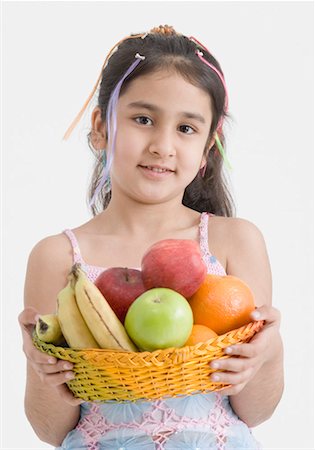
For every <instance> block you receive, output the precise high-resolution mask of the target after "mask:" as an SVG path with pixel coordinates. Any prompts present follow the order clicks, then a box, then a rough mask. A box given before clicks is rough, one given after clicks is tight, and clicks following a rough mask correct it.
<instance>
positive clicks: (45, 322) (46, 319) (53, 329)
mask: <svg viewBox="0 0 315 450" xmlns="http://www.w3.org/2000/svg"><path fill="white" fill-rule="evenodd" d="M35 328H36V333H37V336H38V337H39V339H40V340H41V341H43V342H46V343H49V344H54V345H61V344H64V343H65V340H64V336H63V334H62V331H61V328H60V324H59V320H58V317H57V315H56V314H44V315H41V316H39V318H38V320H37V322H36V327H35Z"/></svg>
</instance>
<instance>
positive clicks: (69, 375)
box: [66, 372, 74, 380]
mask: <svg viewBox="0 0 315 450" xmlns="http://www.w3.org/2000/svg"><path fill="white" fill-rule="evenodd" d="M66 378H67V380H72V379H73V378H74V373H72V372H68V373H66Z"/></svg>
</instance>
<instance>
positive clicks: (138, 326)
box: [125, 288, 193, 351]
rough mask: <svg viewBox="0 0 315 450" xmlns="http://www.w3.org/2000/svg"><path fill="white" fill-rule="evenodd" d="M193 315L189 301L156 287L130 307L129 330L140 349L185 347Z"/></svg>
mask: <svg viewBox="0 0 315 450" xmlns="http://www.w3.org/2000/svg"><path fill="white" fill-rule="evenodd" d="M192 326H193V315H192V311H191V308H190V306H189V303H188V301H187V300H186V299H185V298H184V297H183V296H182V295H181V294H179V293H178V292H175V291H173V290H172V289H167V288H153V289H150V290H148V291H146V292H145V293H144V294H142V295H140V297H138V298H137V299H136V300H135V301H134V302H133V303H132V304H131V306H130V307H129V309H128V312H127V315H126V318H125V328H126V330H127V333H128V335H129V336H130V338H131V339H132V340H133V342H134V343H135V344H136V345H137V346H138V347H139V349H140V350H145V351H153V350H156V349H163V348H169V347H182V346H183V345H184V344H185V342H186V340H187V338H188V336H189V335H190V333H191V329H192Z"/></svg>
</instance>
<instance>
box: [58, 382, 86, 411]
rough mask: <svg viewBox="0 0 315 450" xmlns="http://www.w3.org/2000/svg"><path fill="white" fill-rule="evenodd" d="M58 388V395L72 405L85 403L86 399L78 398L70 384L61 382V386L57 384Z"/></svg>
mask: <svg viewBox="0 0 315 450" xmlns="http://www.w3.org/2000/svg"><path fill="white" fill-rule="evenodd" d="M56 390H57V392H58V395H59V396H60V397H61V398H62V399H63V400H64V401H65V402H67V403H69V404H70V405H72V406H77V405H80V404H81V403H84V400H82V399H80V398H76V397H75V396H74V395H73V394H72V392H71V391H70V389H69V388H68V386H67V385H66V384H60V385H59V386H56Z"/></svg>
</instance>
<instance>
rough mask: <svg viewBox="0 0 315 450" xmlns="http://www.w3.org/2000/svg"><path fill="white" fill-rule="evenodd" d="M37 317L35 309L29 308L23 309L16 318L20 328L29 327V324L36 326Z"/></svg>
mask: <svg viewBox="0 0 315 450" xmlns="http://www.w3.org/2000/svg"><path fill="white" fill-rule="evenodd" d="M37 316H38V311H37V309H35V308H33V307H32V306H29V307H27V308H25V309H24V310H23V311H22V312H21V313H20V314H19V316H18V321H19V324H20V325H21V326H25V325H29V324H33V325H35V324H36V321H37Z"/></svg>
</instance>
